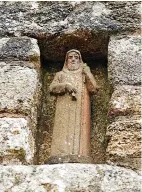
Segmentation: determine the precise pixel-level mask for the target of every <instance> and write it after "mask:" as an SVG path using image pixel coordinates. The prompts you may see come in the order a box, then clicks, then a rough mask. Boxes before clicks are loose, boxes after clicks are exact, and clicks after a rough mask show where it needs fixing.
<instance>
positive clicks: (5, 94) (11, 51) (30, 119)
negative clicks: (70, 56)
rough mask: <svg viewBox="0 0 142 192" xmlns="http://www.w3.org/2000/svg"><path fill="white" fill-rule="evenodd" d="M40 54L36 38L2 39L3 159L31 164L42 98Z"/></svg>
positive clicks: (0, 128) (0, 121) (0, 104)
mask: <svg viewBox="0 0 142 192" xmlns="http://www.w3.org/2000/svg"><path fill="white" fill-rule="evenodd" d="M39 68H40V52H39V48H38V45H37V41H36V40H35V39H31V38H28V37H21V38H2V39H0V82H1V86H0V133H1V136H0V160H1V163H2V164H21V163H22V164H32V163H33V161H34V153H35V134H36V124H37V113H38V105H39V97H40V82H39V76H40V73H39Z"/></svg>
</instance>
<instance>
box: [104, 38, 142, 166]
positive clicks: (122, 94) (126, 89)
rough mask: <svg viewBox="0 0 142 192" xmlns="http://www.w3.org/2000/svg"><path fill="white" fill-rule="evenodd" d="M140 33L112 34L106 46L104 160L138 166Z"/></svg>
mask: <svg viewBox="0 0 142 192" xmlns="http://www.w3.org/2000/svg"><path fill="white" fill-rule="evenodd" d="M140 45H141V39H140V36H138V35H137V36H129V35H127V36H124V35H123V36H113V37H111V38H110V42H109V46H108V76H109V80H110V83H111V84H112V87H113V94H112V97H111V99H110V102H109V110H108V117H109V120H110V125H109V126H108V128H107V136H108V147H107V162H108V163H115V164H117V165H121V166H125V167H131V168H132V169H140V167H141V165H140V164H141V162H140V158H141V156H140V150H141V149H140V111H141V109H140V108H141V102H140V99H141V87H140V86H139V85H140V84H141V53H140Z"/></svg>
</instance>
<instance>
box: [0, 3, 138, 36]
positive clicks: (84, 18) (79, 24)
mask: <svg viewBox="0 0 142 192" xmlns="http://www.w3.org/2000/svg"><path fill="white" fill-rule="evenodd" d="M0 10H1V12H0V20H1V26H0V27H1V31H0V32H1V33H0V35H1V36H6V35H8V34H9V35H16V36H17V35H18V36H20V35H21V33H22V34H23V33H24V32H30V33H39V34H40V32H44V33H47V34H48V33H50V34H55V33H57V32H63V31H66V32H71V31H75V30H77V29H80V28H83V29H86V28H88V29H94V30H98V31H99V30H102V31H103V30H104V31H108V30H110V31H113V30H114V31H116V30H118V29H119V30H126V29H127V30H135V29H137V28H138V27H139V26H140V2H70V1H69V2H44V3H43V2H1V4H0Z"/></svg>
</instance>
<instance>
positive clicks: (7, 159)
mask: <svg viewBox="0 0 142 192" xmlns="http://www.w3.org/2000/svg"><path fill="white" fill-rule="evenodd" d="M33 157H34V138H33V136H32V133H31V130H30V128H29V122H28V120H26V119H24V118H0V161H1V164H21V163H23V164H30V163H33Z"/></svg>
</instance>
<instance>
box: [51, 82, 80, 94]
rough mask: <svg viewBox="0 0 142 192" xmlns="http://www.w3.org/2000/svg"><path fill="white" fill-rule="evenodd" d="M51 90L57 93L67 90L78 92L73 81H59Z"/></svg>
mask: <svg viewBox="0 0 142 192" xmlns="http://www.w3.org/2000/svg"><path fill="white" fill-rule="evenodd" d="M50 92H51V93H56V94H64V93H66V92H68V93H76V92H77V90H76V88H74V87H73V86H72V84H71V83H58V84H56V85H54V86H53V87H51V88H50Z"/></svg>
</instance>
